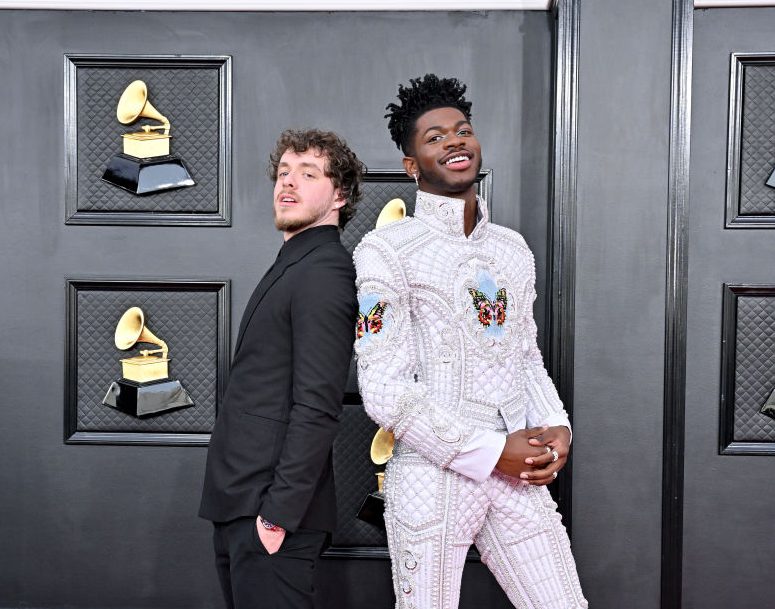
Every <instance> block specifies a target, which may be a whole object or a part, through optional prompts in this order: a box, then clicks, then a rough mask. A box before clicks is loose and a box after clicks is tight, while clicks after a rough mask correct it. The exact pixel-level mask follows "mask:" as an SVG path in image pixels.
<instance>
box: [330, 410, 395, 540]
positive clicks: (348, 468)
mask: <svg viewBox="0 0 775 609" xmlns="http://www.w3.org/2000/svg"><path fill="white" fill-rule="evenodd" d="M376 431H377V426H376V425H375V424H374V423H373V422H372V420H371V419H369V417H368V415H367V414H366V411H364V409H363V406H356V405H345V407H344V411H343V413H342V421H341V424H340V427H339V435H338V436H337V438H336V441H335V442H334V473H335V476H336V504H337V521H338V523H337V528H336V531H334V533H333V535H332V543H333V545H334V546H340V547H342V546H366V547H384V546H386V545H387V540H386V538H385V533H384V531H381V530H380V529H378V528H376V527H375V526H373V525H371V524H368V523H366V522H363V521H362V520H359V519H358V518H356V514H357V513H358V509H359V508H360V507H361V503H363V499H364V498H365V497H366V495H368V494H369V493H371V492H373V491H376V490H377V479H376V477H375V476H374V474H375V472H376V471H377V466H375V465H374V464H373V463H372V462H371V458H370V457H369V449H370V447H371V439H372V438H373V437H374V433H375V432H376Z"/></svg>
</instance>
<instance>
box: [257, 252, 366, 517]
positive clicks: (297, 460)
mask: <svg viewBox="0 0 775 609" xmlns="http://www.w3.org/2000/svg"><path fill="white" fill-rule="evenodd" d="M327 256H329V255H328V254H327ZM296 281H297V285H295V286H294V291H293V296H292V297H291V328H292V333H293V406H292V408H291V412H290V420H289V423H288V430H287V432H286V436H285V442H284V444H283V449H282V452H281V454H280V458H279V461H278V464H277V466H276V467H275V473H274V480H273V482H272V485H271V486H270V487H269V489H268V491H267V494H266V495H265V497H264V500H263V502H262V504H261V508H260V514H261V515H262V516H263V517H264V518H265V519H267V520H269V521H270V522H273V523H275V524H277V525H279V526H281V527H283V528H285V529H287V530H289V531H294V530H296V528H298V526H299V522H300V521H301V519H302V518H303V517H304V515H305V514H306V512H307V510H308V508H309V506H310V503H311V501H312V497H313V495H314V492H315V489H316V487H317V484H318V482H319V480H320V477H321V474H322V473H323V468H324V467H325V466H326V464H327V463H328V461H329V458H330V455H331V448H332V446H333V443H334V438H335V437H336V433H337V430H338V426H339V416H340V414H341V412H342V398H343V396H344V387H345V383H346V382H347V373H348V370H349V366H350V359H351V357H352V345H353V323H354V320H355V311H356V307H357V302H356V299H355V273H354V270H353V267H352V263H351V262H350V260H349V259H348V258H346V257H345V256H342V255H330V256H329V257H328V258H327V259H324V260H318V261H316V262H315V264H314V265H309V267H308V268H307V269H305V271H304V272H302V273H300V274H299V276H298V277H297V279H296Z"/></svg>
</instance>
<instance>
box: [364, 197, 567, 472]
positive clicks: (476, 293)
mask: <svg viewBox="0 0 775 609" xmlns="http://www.w3.org/2000/svg"><path fill="white" fill-rule="evenodd" d="M464 206H465V202H464V201H463V200H461V199H452V198H447V197H440V196H436V195H431V194H428V193H425V192H423V191H418V193H417V204H416V208H415V215H414V217H408V218H404V219H403V220H400V221H398V222H394V223H392V224H388V225H387V226H385V227H383V228H380V229H377V230H374V231H372V232H370V233H369V234H368V235H366V237H364V239H363V241H361V243H360V244H359V245H358V247H357V248H356V249H355V252H354V254H353V258H354V260H355V268H356V272H357V281H356V285H357V287H358V301H359V306H360V311H359V316H358V324H357V328H356V337H357V340H356V343H355V351H356V355H357V358H358V379H359V385H360V391H361V396H362V398H363V403H364V406H365V408H366V411H367V413H368V414H369V416H371V418H372V419H374V420H375V421H376V422H377V423H378V424H379V425H381V426H382V427H384V428H385V429H388V430H392V431H393V433H394V434H395V437H396V451H397V452H399V453H400V451H401V449H402V448H403V449H409V450H412V451H415V452H417V453H420V454H421V455H423V456H424V457H425V458H427V459H428V460H430V461H431V462H433V463H435V464H436V465H438V466H440V467H448V468H450V469H452V470H455V471H457V472H458V473H461V474H463V475H466V476H468V477H470V478H473V479H474V480H478V481H481V480H484V479H486V478H487V476H489V474H490V473H491V472H492V470H493V468H494V466H495V464H496V462H497V461H498V458H499V457H500V454H501V452H502V450H503V446H504V444H505V439H506V433H507V432H512V431H515V430H518V429H523V428H525V427H526V426H529V427H533V426H539V425H549V426H551V425H565V426H567V427H568V428H570V423H569V422H568V417H567V415H566V413H565V411H564V409H563V406H562V403H561V401H560V399H559V397H558V395H557V391H556V390H555V388H554V385H553V384H552V381H551V379H550V378H549V376H548V375H547V373H546V370H545V368H544V365H543V360H542V358H541V354H540V352H539V350H538V347H537V345H536V325H535V322H534V320H533V301H534V299H535V287H534V283H535V264H534V261H533V255H532V253H531V252H530V249H529V248H528V246H527V244H526V243H525V240H524V239H523V238H522V237H521V236H520V235H519V234H518V233H516V232H514V231H512V230H510V229H507V228H504V227H502V226H497V225H495V224H490V223H489V222H488V212H487V205H486V203H485V202H484V200H482V199H481V198H480V199H479V215H478V222H477V224H476V227H475V228H474V230H473V232H472V233H471V234H470V235H469V236H468V237H466V235H465V233H464V230H463V210H464Z"/></svg>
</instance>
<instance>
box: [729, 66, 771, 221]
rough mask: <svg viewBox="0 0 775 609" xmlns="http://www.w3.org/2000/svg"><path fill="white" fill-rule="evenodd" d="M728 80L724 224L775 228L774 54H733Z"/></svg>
mask: <svg viewBox="0 0 775 609" xmlns="http://www.w3.org/2000/svg"><path fill="white" fill-rule="evenodd" d="M729 79H730V87H729V119H728V120H729V135H728V146H727V192H726V227H727V228H775V188H774V187H772V186H767V182H768V180H769V178H770V176H771V175H773V171H775V114H773V112H772V108H773V105H775V52H772V53H732V55H731V68H730V77H729ZM773 185H774V186H775V182H773Z"/></svg>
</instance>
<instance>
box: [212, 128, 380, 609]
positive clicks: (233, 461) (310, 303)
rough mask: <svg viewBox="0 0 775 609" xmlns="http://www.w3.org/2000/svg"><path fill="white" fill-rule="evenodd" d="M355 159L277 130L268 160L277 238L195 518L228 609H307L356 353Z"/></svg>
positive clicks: (329, 517) (252, 304) (313, 135)
mask: <svg viewBox="0 0 775 609" xmlns="http://www.w3.org/2000/svg"><path fill="white" fill-rule="evenodd" d="M364 169H365V168H364V166H363V164H362V163H361V162H360V161H359V160H358V159H357V157H356V156H355V154H353V152H352V151H351V150H350V149H349V148H348V147H347V145H346V144H345V142H344V141H342V140H341V139H340V138H339V137H338V136H337V135H336V134H334V133H330V132H323V131H318V130H308V131H285V132H284V133H283V134H282V135H281V136H280V139H279V140H278V141H277V145H276V147H275V150H274V152H272V154H271V156H270V166H269V175H270V177H271V179H272V180H273V181H274V183H275V186H274V205H273V209H274V222H275V226H276V228H277V229H278V230H280V231H282V233H283V237H284V239H285V242H284V244H283V246H282V247H281V248H280V252H279V254H278V255H277V259H276V260H275V262H274V264H273V265H272V266H271V267H270V268H269V270H268V271H267V272H266V274H265V275H264V277H263V279H261V281H260V282H259V284H258V286H257V287H256V289H255V291H254V292H253V295H252V296H251V297H250V300H249V301H248V305H247V307H246V309H245V313H244V314H243V317H242V323H241V324H240V328H239V332H238V334H237V342H236V346H235V349H234V358H233V361H232V365H231V372H230V377H229V382H228V385H227V387H226V392H225V395H224V398H223V403H222V405H221V407H220V410H219V413H218V419H217V420H216V423H215V428H214V430H213V434H212V438H211V440H210V449H209V451H208V455H207V466H206V473H205V481H204V490H203V493H202V502H201V507H200V510H199V515H200V516H202V517H203V518H206V519H208V520H211V521H212V522H213V523H214V525H215V530H214V537H213V541H214V545H215V557H216V568H217V571H218V577H219V580H220V582H221V587H222V589H223V594H224V597H225V599H226V605H227V607H228V609H234V608H237V609H253V608H256V609H258V608H263V607H273V608H276V609H286V608H287V609H309V608H311V607H312V606H313V575H314V569H315V565H316V562H317V560H318V556H319V555H320V552H321V550H322V548H323V546H324V543H325V540H326V538H327V536H328V534H329V532H330V531H332V530H333V528H334V525H335V519H336V498H335V494H334V479H333V466H332V457H331V449H332V445H333V442H334V437H335V436H336V432H337V428H338V419H339V415H340V413H341V409H342V397H343V394H344V387H345V383H346V381H347V373H348V369H349V363H350V357H351V354H352V344H353V335H352V325H353V321H354V319H355V314H356V309H357V301H356V296H355V285H354V281H355V271H354V269H353V264H352V260H351V258H350V256H349V255H348V254H347V251H346V250H345V249H344V248H343V247H342V245H341V243H340V241H339V227H343V226H344V225H345V223H346V222H347V220H348V219H349V218H350V217H352V215H353V213H354V212H355V205H356V203H357V202H358V200H359V199H360V197H361V190H360V185H361V178H362V176H363V173H364Z"/></svg>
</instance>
